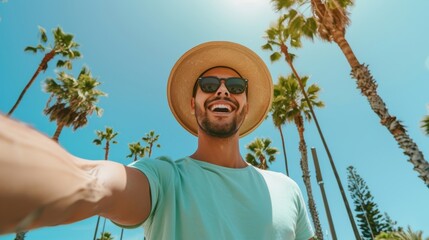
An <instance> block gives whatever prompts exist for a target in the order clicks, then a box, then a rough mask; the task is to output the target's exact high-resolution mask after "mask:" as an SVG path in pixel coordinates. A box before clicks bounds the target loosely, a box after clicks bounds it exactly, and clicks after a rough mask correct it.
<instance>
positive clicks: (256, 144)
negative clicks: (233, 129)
mask: <svg viewBox="0 0 429 240" xmlns="http://www.w3.org/2000/svg"><path fill="white" fill-rule="evenodd" d="M270 145H271V140H270V139H269V138H256V139H255V140H254V141H253V142H251V143H249V144H248V145H247V146H246V148H247V149H248V150H249V151H250V152H249V153H247V154H246V161H247V162H248V163H250V164H252V165H253V166H255V167H258V168H260V169H263V170H266V169H268V163H267V162H269V163H272V162H274V161H275V160H276V156H275V154H277V153H278V150H277V148H275V147H271V146H270Z"/></svg>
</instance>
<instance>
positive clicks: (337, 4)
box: [273, 0, 429, 187]
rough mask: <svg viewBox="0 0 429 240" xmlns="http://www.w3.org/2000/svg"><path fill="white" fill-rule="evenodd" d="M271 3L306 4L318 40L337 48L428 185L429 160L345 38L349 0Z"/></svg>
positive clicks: (279, 5)
mask: <svg viewBox="0 0 429 240" xmlns="http://www.w3.org/2000/svg"><path fill="white" fill-rule="evenodd" d="M273 2H274V4H275V6H276V9H277V10H281V9H290V8H291V7H292V6H293V5H298V6H301V5H302V4H303V3H310V5H311V9H312V14H313V17H314V19H315V20H316V23H317V33H318V36H319V37H320V38H321V39H322V40H326V41H328V42H335V43H336V44H337V45H338V47H339V48H340V49H341V51H342V52H343V54H344V56H345V57H346V59H347V62H348V63H349V65H350V67H351V69H352V70H351V75H352V77H353V78H354V79H356V84H357V87H358V88H359V89H360V90H361V94H362V95H364V96H365V97H366V98H367V100H368V102H369V104H370V107H371V109H372V110H373V111H374V112H375V113H376V114H377V116H378V117H379V118H380V123H381V124H382V125H383V126H385V127H386V128H387V130H388V131H389V132H390V133H391V134H392V136H393V138H394V139H395V140H396V142H397V143H398V145H399V147H400V148H402V149H403V150H404V154H405V155H407V156H408V157H409V162H411V164H413V166H414V168H413V169H414V170H415V171H417V172H418V174H419V177H420V178H421V179H422V180H423V182H424V183H425V184H426V186H427V187H429V162H427V161H426V160H425V159H424V156H423V153H422V152H421V151H420V149H419V148H418V146H417V144H416V143H415V142H414V141H413V140H412V139H411V137H410V136H409V135H408V134H407V131H406V129H405V127H404V126H403V125H402V123H401V121H399V120H398V119H397V118H396V117H395V116H393V115H391V114H390V113H389V111H388V109H387V107H386V104H385V102H384V101H383V99H382V98H381V97H380V96H379V95H378V93H377V83H376V82H375V80H374V78H373V76H372V75H371V73H370V71H369V69H368V66H367V65H365V64H361V63H360V62H359V61H358V59H357V57H356V55H355V54H354V53H353V50H352V48H351V47H350V45H349V43H348V41H347V40H346V38H345V33H346V27H347V26H348V24H349V23H350V19H349V17H348V15H349V13H348V8H349V7H351V6H352V5H353V0H326V1H322V0H295V1H293V0H273ZM286 3H287V4H286ZM298 27H299V26H298Z"/></svg>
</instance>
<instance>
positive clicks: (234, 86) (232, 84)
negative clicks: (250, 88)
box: [197, 76, 247, 94]
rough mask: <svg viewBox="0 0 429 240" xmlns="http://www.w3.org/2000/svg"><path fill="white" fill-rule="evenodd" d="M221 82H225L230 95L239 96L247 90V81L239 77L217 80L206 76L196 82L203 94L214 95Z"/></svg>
mask: <svg viewBox="0 0 429 240" xmlns="http://www.w3.org/2000/svg"><path fill="white" fill-rule="evenodd" d="M221 80H224V81H225V87H226V89H228V92H230V93H232V94H241V93H243V92H244V91H245V90H246V89H247V80H246V79H243V78H240V77H230V78H218V77H211V76H208V77H200V78H198V80H197V81H198V85H200V88H201V90H202V91H203V92H205V93H214V92H216V91H217V90H218V89H219V87H220V85H221Z"/></svg>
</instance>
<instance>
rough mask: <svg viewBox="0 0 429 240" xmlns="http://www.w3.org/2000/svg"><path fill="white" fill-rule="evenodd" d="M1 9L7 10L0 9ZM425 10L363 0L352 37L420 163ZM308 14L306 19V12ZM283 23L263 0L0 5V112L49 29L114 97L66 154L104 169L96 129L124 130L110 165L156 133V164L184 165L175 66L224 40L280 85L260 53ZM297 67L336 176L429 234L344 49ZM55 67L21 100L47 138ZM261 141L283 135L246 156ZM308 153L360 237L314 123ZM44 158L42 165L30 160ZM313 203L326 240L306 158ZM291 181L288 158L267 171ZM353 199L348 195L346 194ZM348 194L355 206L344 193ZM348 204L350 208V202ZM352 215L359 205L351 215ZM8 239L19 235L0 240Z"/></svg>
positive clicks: (187, 150)
mask: <svg viewBox="0 0 429 240" xmlns="http://www.w3.org/2000/svg"><path fill="white" fill-rule="evenodd" d="M3 2H4V1H3ZM427 9H429V2H428V1H424V0H416V1H414V2H413V3H412V4H410V3H409V2H407V1H388V0H378V1H357V2H356V4H355V6H354V7H353V8H352V9H351V25H350V26H349V28H348V31H347V35H346V38H347V39H348V41H349V43H350V45H351V46H352V48H353V50H354V52H355V54H356V56H357V57H358V59H359V60H360V62H362V63H366V64H369V67H370V70H371V73H372V74H373V76H374V78H375V79H376V80H377V82H378V84H379V88H378V92H379V94H380V95H381V96H382V98H383V99H384V101H385V102H386V104H387V106H388V108H389V110H390V113H391V114H392V115H395V116H397V117H398V118H399V119H400V120H401V121H402V122H403V124H404V125H405V126H406V127H407V129H408V131H409V135H410V136H411V137H412V138H413V139H414V140H415V142H416V143H417V144H418V146H419V147H420V149H421V150H422V151H423V153H424V154H426V158H428V157H427V156H429V151H428V149H429V148H428V147H429V137H428V136H425V135H424V134H423V132H422V130H421V129H420V128H419V125H420V120H421V119H422V117H423V116H424V115H426V114H429V110H428V108H427V106H428V104H429V95H428V89H429V47H428V44H427V43H428V42H429V31H427V27H425V26H426V24H425V22H427V21H428V17H427ZM307 11H309V10H307ZM277 17H278V13H276V12H274V11H273V8H272V6H271V4H270V2H269V1H265V0H205V1H201V0H182V1H168V0H159V1H137V0H133V1H101V0H92V1H83V0H74V1H70V0H68V1H52V0H51V1H49V0H40V1H18V0H10V1H7V2H4V3H0V18H1V20H0V112H3V113H5V112H7V111H8V110H9V109H10V107H11V106H12V105H13V103H14V101H15V100H16V98H17V96H18V95H19V93H20V91H21V90H22V88H23V87H24V86H25V84H26V83H27V81H28V80H29V79H30V77H31V75H32V74H33V73H34V71H35V69H36V68H37V66H38V64H39V62H40V60H41V58H42V55H33V54H30V53H25V52H24V51H23V49H24V48H25V46H28V45H36V44H37V43H38V35H37V33H38V29H37V26H39V25H40V26H43V27H44V28H46V29H47V31H48V33H49V35H48V37H51V38H52V36H51V35H50V32H51V29H53V28H55V27H57V26H61V27H62V28H63V29H64V31H65V32H69V33H72V34H74V35H75V41H77V42H78V43H79V44H80V45H81V46H80V51H81V52H82V54H83V56H84V57H83V58H82V59H79V60H76V61H75V62H74V69H73V71H72V73H73V74H75V75H77V74H78V73H79V71H80V69H81V67H82V66H88V67H89V68H90V69H91V71H92V73H93V75H94V76H96V77H97V78H98V80H99V81H100V82H102V85H101V86H100V89H102V90H103V91H104V92H106V93H108V94H109V95H108V97H105V98H102V99H101V100H100V103H99V105H100V106H101V107H102V108H104V115H103V116H102V117H101V118H98V117H95V116H94V117H91V118H90V121H89V124H88V125H87V126H86V127H84V128H82V129H79V130H77V131H76V132H72V131H71V130H69V129H65V130H64V131H63V133H62V135H61V136H60V144H61V145H62V146H63V147H64V148H66V149H67V150H68V151H70V152H71V153H73V154H75V155H78V156H80V157H83V158H88V159H94V160H95V159H102V158H103V156H104V155H103V150H102V149H101V148H100V147H99V146H95V145H93V144H92V140H93V139H94V138H95V134H94V132H95V130H97V129H104V128H105V126H111V127H113V128H114V129H115V130H116V131H118V132H119V135H118V142H119V143H118V144H117V145H114V146H112V149H111V153H110V157H111V159H112V160H114V161H118V162H121V163H123V164H128V163H130V162H131V160H130V159H127V158H125V156H126V155H127V154H128V147H127V144H128V143H130V142H135V141H138V140H139V139H140V138H141V137H142V136H144V135H145V134H146V133H147V132H149V131H150V130H155V131H156V132H157V133H158V134H160V140H159V143H160V144H161V148H160V149H155V150H154V151H155V152H154V155H155V156H159V155H167V156H170V157H172V158H180V157H182V156H186V155H190V154H191V153H193V151H194V150H195V147H196V143H197V141H196V140H197V139H196V138H195V137H194V136H192V135H190V134H189V133H187V132H186V131H185V130H184V129H182V128H181V127H180V125H179V124H178V123H177V122H176V121H175V119H174V117H173V116H172V114H171V112H170V110H169V108H168V103H167V99H166V94H165V93H166V84H167V78H168V75H169V71H170V69H171V68H172V66H173V64H174V63H175V61H176V60H177V59H178V58H179V57H180V56H181V54H183V53H184V52H185V51H187V50H188V49H189V48H191V47H193V46H194V45H197V44H199V43H202V42H206V41H212V40H227V41H233V42H238V43H241V44H243V45H246V46H248V47H249V48H251V49H253V50H254V51H255V52H257V53H258V54H259V55H260V56H261V57H262V58H263V59H264V61H265V62H266V63H267V65H268V67H269V69H270V71H271V73H272V76H273V80H274V82H276V81H277V78H278V77H279V76H280V75H288V74H289V73H290V70H289V68H288V67H287V65H286V64H285V63H284V62H277V63H274V64H271V63H270V61H269V55H270V53H269V52H265V51H262V50H261V46H262V45H263V44H264V43H265V41H264V38H263V35H264V31H265V30H266V29H267V28H268V27H269V25H270V23H272V22H274V21H275V20H276V19H277ZM294 53H295V54H297V56H298V58H297V59H296V61H295V64H296V68H297V70H298V71H299V73H300V74H301V75H308V76H310V80H309V81H310V83H317V84H318V85H319V86H320V87H321V88H322V92H321V94H320V99H321V100H323V101H324V102H325V104H326V107H325V108H323V109H317V110H316V114H317V116H318V119H319V122H320V124H321V127H322V130H323V132H324V134H325V138H326V140H327V142H328V145H329V147H330V150H331V153H332V155H333V158H334V161H335V162H336V167H337V170H338V171H339V174H340V177H341V179H342V181H343V185H344V187H345V188H347V174H346V168H347V167H348V166H350V165H353V166H355V168H356V169H357V171H358V173H359V174H360V175H361V176H362V177H363V178H364V179H365V181H366V182H367V184H368V186H369V187H370V190H371V192H372V194H373V196H374V198H375V199H374V200H375V201H376V203H377V204H378V206H379V209H380V210H381V211H382V212H387V213H388V214H389V215H390V216H391V218H392V219H394V220H396V221H398V225H399V226H403V227H406V226H407V225H410V226H411V227H412V228H413V229H414V230H422V231H423V232H424V236H429V224H428V220H427V219H428V218H427V216H428V215H429V208H428V206H427V203H428V202H429V189H428V188H427V187H426V186H425V185H424V184H423V182H422V181H421V180H420V179H419V178H418V177H417V173H416V172H415V171H413V170H412V168H413V166H412V165H411V164H410V163H409V162H407V158H406V157H405V156H404V155H403V154H402V150H400V149H399V148H398V147H397V144H396V142H395V141H394V140H393V138H392V136H391V135H390V133H389V132H388V131H387V130H386V129H385V128H384V127H383V126H381V125H380V123H379V119H378V117H377V116H376V115H375V114H374V113H373V112H372V111H371V110H370V107H369V104H368V103H367V101H366V99H365V98H364V97H363V96H361V95H360V93H359V91H358V90H357V89H356V84H355V82H354V80H353V79H351V78H350V75H349V73H350V67H349V65H348V63H347V62H346V59H345V57H344V56H343V55H342V52H341V51H340V49H339V48H338V47H337V46H336V45H334V44H329V43H326V42H322V41H321V40H318V39H315V41H313V42H311V41H305V42H304V47H303V48H302V49H299V50H294ZM54 65H55V64H54V63H51V64H50V66H49V68H48V70H47V71H46V72H45V73H43V74H40V75H39V77H38V79H37V81H36V82H35V84H34V85H33V86H32V88H31V89H30V90H29V91H28V93H27V95H26V96H25V97H24V99H23V102H22V104H21V105H20V106H19V108H18V110H17V111H16V112H15V114H14V117H15V118H17V119H19V120H21V121H24V122H27V123H29V124H31V125H33V126H34V127H35V128H37V129H39V130H40V131H41V132H43V133H45V134H47V135H49V136H51V135H52V134H53V132H54V131H55V124H54V123H50V122H49V121H48V119H47V117H46V116H44V115H43V113H42V110H43V108H44V106H45V104H46V101H47V99H48V95H47V94H46V93H44V92H43V91H42V83H43V81H44V79H46V78H47V77H55V71H56V70H55V68H54ZM284 133H285V135H286V148H287V155H288V159H289V163H290V167H289V171H290V176H291V177H292V178H293V179H294V180H295V181H296V182H297V183H298V184H299V185H300V186H301V188H302V190H303V192H305V189H304V185H303V181H302V178H301V173H300V167H299V159H300V156H299V151H298V135H297V131H296V128H295V127H294V126H293V125H288V126H285V127H284ZM256 137H269V138H271V139H272V140H273V145H274V146H275V147H277V148H279V149H281V141H280V136H279V133H278V131H277V130H276V129H275V128H274V127H273V124H272V121H271V119H267V120H266V121H265V122H264V123H263V124H262V125H261V126H260V127H259V128H258V129H257V130H256V131H254V132H253V133H252V134H249V135H248V136H246V137H244V138H243V139H241V142H240V144H241V151H242V153H243V155H244V154H245V153H246V148H245V146H246V145H247V144H248V143H249V142H251V141H252V140H254V139H255V138H256ZM305 137H306V140H307V145H308V147H309V148H310V147H315V148H316V149H317V151H318V155H319V161H320V163H321V168H322V172H323V177H324V180H325V189H326V192H327V196H328V200H329V204H330V208H331V212H332V215H333V220H334V224H335V227H336V232H337V236H338V237H339V239H353V233H352V229H351V227H350V224H349V223H348V218H347V214H346V210H345V208H344V206H343V203H342V199H341V195H340V192H339V190H338V187H337V184H336V182H335V179H334V175H333V172H332V170H331V168H330V166H329V163H328V159H327V156H326V154H325V152H324V151H323V146H322V143H321V140H320V139H319V137H318V135H317V131H316V129H315V126H314V123H307V125H306V132H305ZM34 160H37V159H34ZM309 160H310V162H309V165H310V171H311V177H312V182H313V193H314V196H315V198H316V204H317V207H318V211H319V217H320V219H321V221H322V228H323V230H324V231H325V232H326V234H327V238H326V239H330V235H329V233H328V230H329V226H328V223H327V218H326V215H325V210H324V207H323V203H322V197H321V194H320V190H319V187H318V186H317V184H316V179H315V171H314V165H313V163H312V161H311V160H312V158H311V155H309ZM270 168H271V169H272V170H274V171H279V172H284V162H283V160H282V155H280V154H279V155H278V159H277V161H276V162H275V163H274V164H273V165H271V167H270ZM346 191H347V190H346ZM346 194H347V195H348V196H349V194H348V191H347V192H346ZM349 200H350V204H352V201H351V199H350V198H349ZM352 206H353V205H352ZM95 222H96V218H90V219H87V220H84V221H81V222H78V223H75V224H71V225H66V226H57V227H47V228H42V229H39V230H34V231H31V232H30V233H28V237H27V239H32V240H39V239H40V240H41V239H63V240H67V239H70V240H71V239H92V236H93V229H94V226H95ZM106 230H107V231H109V232H112V234H113V235H114V236H115V237H116V239H119V233H120V229H119V228H118V227H115V226H113V225H112V224H111V223H110V222H108V224H107V227H106ZM142 232H143V230H142V229H141V228H139V229H136V230H127V231H125V235H124V239H129V240H134V239H143V236H142ZM6 239H13V236H12V235H5V236H0V240H6Z"/></svg>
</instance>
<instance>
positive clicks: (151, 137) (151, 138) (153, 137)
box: [142, 130, 161, 157]
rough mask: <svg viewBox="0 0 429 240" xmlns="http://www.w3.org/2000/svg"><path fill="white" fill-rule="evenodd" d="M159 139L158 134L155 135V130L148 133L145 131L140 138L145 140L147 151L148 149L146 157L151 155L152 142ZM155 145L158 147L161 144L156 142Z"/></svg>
mask: <svg viewBox="0 0 429 240" xmlns="http://www.w3.org/2000/svg"><path fill="white" fill-rule="evenodd" d="M158 139H159V134H157V135H155V131H153V130H152V131H150V132H149V133H146V136H145V137H143V138H142V140H143V141H145V142H146V143H147V144H148V146H147V151H148V155H149V156H148V157H150V156H151V155H152V147H153V144H155V142H157V141H158ZM156 147H158V148H160V147H161V145H159V144H157V145H156Z"/></svg>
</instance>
